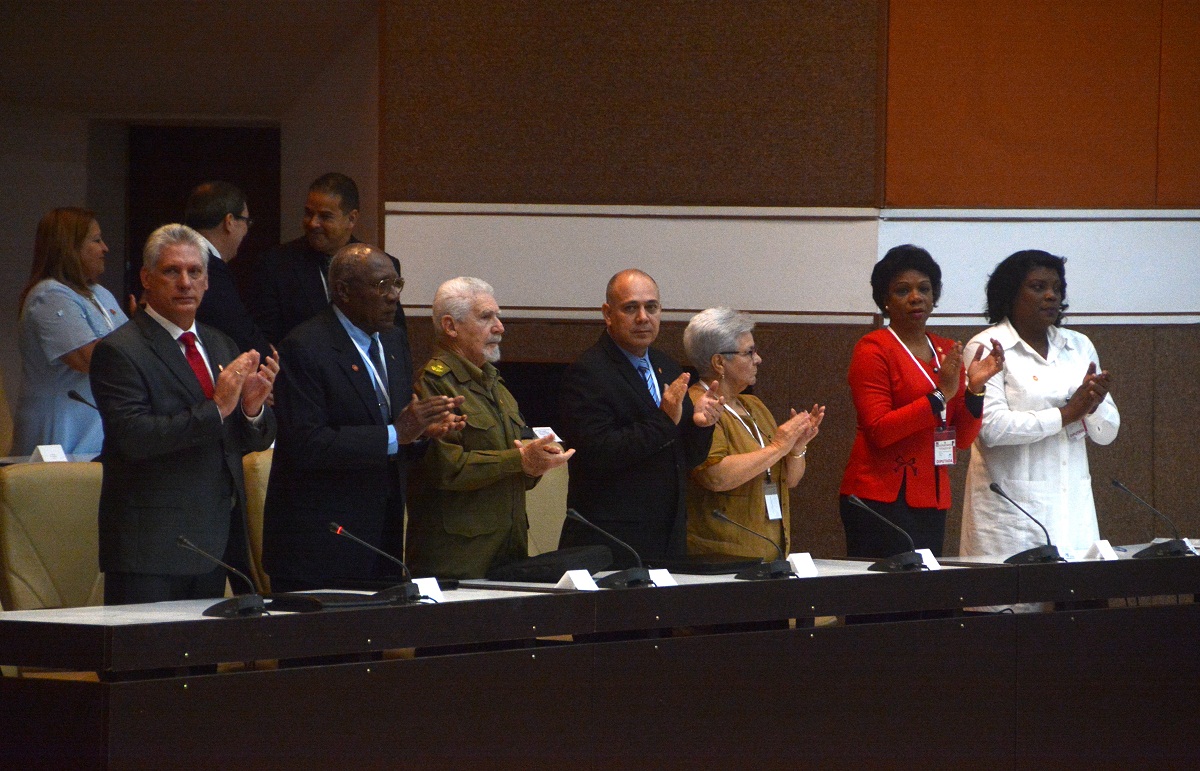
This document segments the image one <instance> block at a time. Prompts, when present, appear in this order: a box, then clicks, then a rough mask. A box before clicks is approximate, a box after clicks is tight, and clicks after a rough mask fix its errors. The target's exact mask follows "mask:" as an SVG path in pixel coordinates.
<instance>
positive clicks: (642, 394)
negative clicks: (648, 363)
mask: <svg viewBox="0 0 1200 771" xmlns="http://www.w3.org/2000/svg"><path fill="white" fill-rule="evenodd" d="M604 341H605V343H606V345H605V350H606V351H607V352H608V356H609V358H611V359H612V361H613V366H615V367H616V369H617V371H618V372H620V373H621V377H623V378H624V379H625V382H626V383H628V384H629V387H630V388H632V389H633V390H634V392H635V393H637V394H639V400H640V402H641V404H642V406H643V407H645V408H646V409H649V410H657V409H658V405H657V404H655V403H654V397H653V396H651V395H650V387H649V386H648V385H646V381H645V380H644V379H642V373H640V372H638V371H637V369H636V368H635V367H634V366H633V364H632V363H630V361H629V357H628V356H626V355H625V352H624V351H622V350H621V348H620V346H618V345H617V344H616V342H615V341H614V340H613V339H612V338H611V337H610V336H609V334H608V333H607V332H605V333H604ZM652 361H653V360H652ZM654 369H657V367H655V368H654ZM655 377H656V378H657V377H658V375H657V373H655ZM659 382H660V388H661V382H662V381H661V379H660V380H659Z"/></svg>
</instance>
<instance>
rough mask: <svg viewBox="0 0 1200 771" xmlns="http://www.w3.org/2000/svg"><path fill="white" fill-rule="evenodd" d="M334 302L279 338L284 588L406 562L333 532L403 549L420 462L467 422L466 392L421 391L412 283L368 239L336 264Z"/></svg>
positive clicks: (266, 556) (272, 554)
mask: <svg viewBox="0 0 1200 771" xmlns="http://www.w3.org/2000/svg"><path fill="white" fill-rule="evenodd" d="M329 284H330V291H331V294H332V297H333V302H332V304H330V305H328V306H327V307H326V308H325V309H324V310H322V311H321V312H319V313H318V314H317V315H316V316H314V317H313V318H311V319H309V320H308V321H306V322H304V323H303V324H301V325H300V326H298V327H296V328H295V329H294V330H292V332H291V333H290V334H289V335H288V336H287V337H285V338H284V339H283V341H282V342H281V343H280V345H279V350H280V359H281V361H282V362H283V368H282V370H281V372H280V376H279V385H278V388H277V389H276V402H275V408H276V411H277V413H278V415H279V441H278V443H277V444H276V447H275V456H274V459H273V461H272V464H271V479H270V482H269V483H268V485H267V503H266V510H265V512H264V516H263V564H264V567H265V568H266V570H267V572H268V573H269V574H270V575H271V588H272V589H274V590H275V591H296V590H301V589H317V588H323V587H330V586H339V585H351V586H352V585H355V584H356V583H358V582H362V581H364V580H370V579H373V578H381V577H383V576H385V575H395V574H397V573H399V568H398V567H397V566H395V565H392V564H389V563H388V562H387V561H386V560H381V559H380V558H377V556H376V555H375V554H374V553H373V552H371V551H369V550H368V549H366V548H364V547H363V546H361V545H359V544H356V543H354V542H352V541H350V540H348V539H345V538H338V537H337V536H335V535H334V534H332V533H330V532H329V523H330V521H336V522H337V523H338V524H340V525H342V526H343V527H345V529H346V530H347V531H348V532H350V533H352V534H353V535H355V536H357V537H358V538H360V539H362V540H364V541H366V542H367V543H370V544H372V545H373V546H376V547H379V548H382V549H383V550H384V551H387V552H388V553H390V554H394V555H397V556H399V555H400V554H401V551H402V546H403V536H404V529H403V528H404V493H405V487H406V483H407V479H408V467H409V464H410V463H411V462H412V461H413V460H415V459H416V458H417V457H419V456H420V454H421V453H423V452H424V449H425V446H424V445H425V443H424V442H423V441H422V440H423V439H424V438H433V437H438V436H443V435H445V433H446V432H448V431H450V430H451V429H461V427H462V426H463V425H464V423H465V418H463V417H462V416H461V415H455V414H454V411H455V410H456V409H457V408H458V407H459V406H460V405H461V404H462V401H463V398H462V397H461V396H459V397H456V398H451V397H446V396H432V397H430V398H428V399H422V400H417V399H416V397H415V396H414V395H413V390H412V380H413V369H412V356H411V354H410V352H409V348H408V338H407V335H406V334H405V332H404V331H403V330H402V329H401V328H399V327H397V326H396V324H395V319H396V307H397V306H398V305H399V303H400V291H401V290H402V289H403V288H404V280H403V279H402V278H401V277H400V275H399V273H398V272H397V271H396V267H395V263H394V261H393V260H392V258H390V257H389V256H388V255H386V254H384V253H383V252H382V251H380V250H379V249H376V248H375V247H373V246H370V245H368V244H363V243H355V244H349V245H347V246H345V247H343V248H342V249H341V250H339V251H338V253H337V255H336V256H335V257H334V259H333V262H332V264H331V265H330V268H329Z"/></svg>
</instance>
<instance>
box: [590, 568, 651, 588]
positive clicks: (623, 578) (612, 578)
mask: <svg viewBox="0 0 1200 771" xmlns="http://www.w3.org/2000/svg"><path fill="white" fill-rule="evenodd" d="M653 585H654V581H653V580H651V578H650V571H649V570H647V569H646V568H644V567H636V568H625V569H624V570H618V571H617V572H616V573H610V574H609V575H607V576H605V577H604V578H601V579H598V580H597V581H596V586H599V587H600V588H601V589H632V588H634V587H637V586H653Z"/></svg>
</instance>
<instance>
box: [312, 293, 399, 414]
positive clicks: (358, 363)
mask: <svg viewBox="0 0 1200 771" xmlns="http://www.w3.org/2000/svg"><path fill="white" fill-rule="evenodd" d="M331 307H332V306H331ZM325 313H327V315H328V318H327V320H326V322H327V323H328V324H329V325H330V326H331V329H330V332H331V336H332V338H333V350H334V352H335V358H336V360H337V363H338V366H339V367H341V368H342V371H343V372H345V373H346V378H347V379H348V380H349V381H350V384H351V385H352V386H353V387H354V391H355V392H356V393H357V394H358V397H359V399H361V400H362V403H363V407H364V408H365V409H366V410H367V413H368V414H369V415H371V418H372V422H374V423H376V424H379V425H383V415H381V414H380V413H379V406H378V401H377V399H376V397H375V384H374V383H372V382H371V372H370V370H368V369H367V367H366V365H365V364H364V363H363V359H362V355H361V354H360V353H359V352H358V346H356V345H355V344H354V341H353V340H351V339H350V335H349V334H348V333H347V332H346V330H345V328H344V327H343V326H342V323H341V321H339V320H338V317H337V316H335V315H334V313H333V311H332V310H326V311H325ZM389 380H390V378H389Z"/></svg>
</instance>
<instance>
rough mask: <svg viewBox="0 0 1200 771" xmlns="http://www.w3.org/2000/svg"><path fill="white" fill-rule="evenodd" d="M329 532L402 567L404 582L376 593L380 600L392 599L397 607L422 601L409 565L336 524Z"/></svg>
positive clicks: (334, 523) (331, 525) (330, 524)
mask: <svg viewBox="0 0 1200 771" xmlns="http://www.w3.org/2000/svg"><path fill="white" fill-rule="evenodd" d="M329 532H331V533H333V534H334V535H340V536H343V537H345V538H349V539H350V540H351V541H354V542H355V543H356V544H358V545H360V546H365V547H367V548H368V549H370V550H371V551H373V552H375V553H376V554H378V555H379V556H381V557H383V558H384V559H386V560H389V561H391V562H394V563H396V564H397V565H399V566H400V569H401V570H403V571H404V581H402V582H401V583H398V584H396V585H395V586H389V587H388V588H387V589H381V590H380V591H378V592H376V593H375V596H376V597H378V598H379V599H390V600H392V602H394V603H395V604H397V605H404V604H406V603H410V602H419V601H420V599H421V590H420V589H419V588H418V587H417V585H416V584H414V583H413V580H412V573H411V572H409V569H408V565H405V564H404V563H403V562H401V561H400V560H398V559H396V558H395V557H393V556H392V555H390V554H388V553H387V552H385V551H384V550H383V549H377V548H376V547H374V546H372V545H371V544H369V543H367V542H366V541H364V540H363V539H361V538H359V537H358V536H356V535H354V534H353V533H351V532H350V531H349V530H347V529H346V528H344V527H342V526H341V525H339V524H338V523H336V522H330V523H329Z"/></svg>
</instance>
